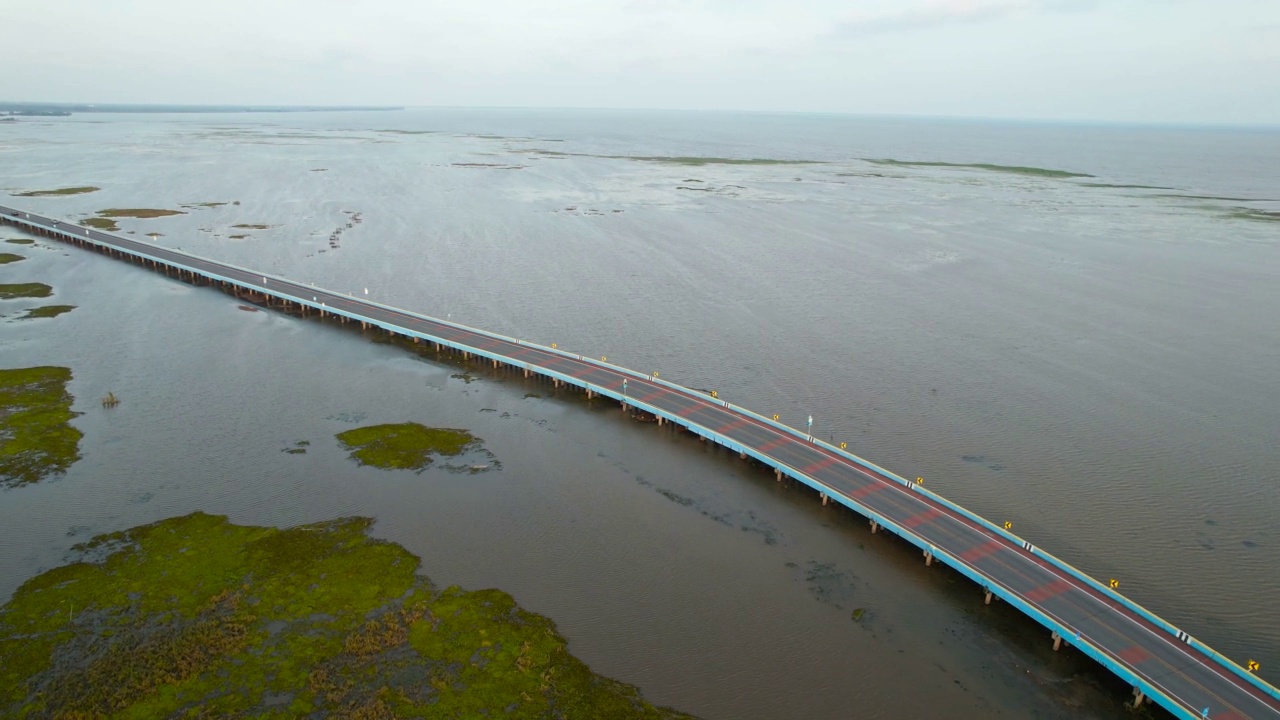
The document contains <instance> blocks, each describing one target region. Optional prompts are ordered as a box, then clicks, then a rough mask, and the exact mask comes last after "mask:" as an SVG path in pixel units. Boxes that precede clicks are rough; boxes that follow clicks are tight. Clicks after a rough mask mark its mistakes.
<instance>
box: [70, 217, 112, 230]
mask: <svg viewBox="0 0 1280 720" xmlns="http://www.w3.org/2000/svg"><path fill="white" fill-rule="evenodd" d="M80 224H81V225H84V226H85V227H91V228H93V229H94V230H105V231H106V232H115V231H116V230H119V229H120V225H119V224H118V223H117V222H116V221H115V220H112V219H111V218H100V217H91V218H85V219H83V220H81V221H80Z"/></svg>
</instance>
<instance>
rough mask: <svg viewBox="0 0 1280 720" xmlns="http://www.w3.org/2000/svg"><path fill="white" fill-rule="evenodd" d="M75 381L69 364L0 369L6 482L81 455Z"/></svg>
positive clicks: (36, 476) (33, 477)
mask: <svg viewBox="0 0 1280 720" xmlns="http://www.w3.org/2000/svg"><path fill="white" fill-rule="evenodd" d="M70 380H71V371H70V370H69V369H67V368H64V367H31V368H14V369H8V370H0V487H3V488H13V487H18V486H19V485H26V484H28V483H34V482H39V481H40V480H43V479H44V478H46V477H49V476H50V475H55V474H58V473H64V472H66V471H67V468H69V467H71V464H72V463H74V462H75V461H77V460H79V459H80V438H81V437H82V434H81V432H80V431H79V430H77V429H75V428H74V427H72V426H71V424H70V421H71V419H72V418H74V417H76V416H77V415H79V414H80V413H75V412H72V411H71V403H72V401H73V400H74V398H72V397H71V394H70V393H68V392H67V382H68V381H70ZM5 634H6V633H4V632H3V631H0V637H3V636H4V635H5ZM0 714H4V713H0Z"/></svg>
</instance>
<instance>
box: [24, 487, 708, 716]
mask: <svg viewBox="0 0 1280 720" xmlns="http://www.w3.org/2000/svg"><path fill="white" fill-rule="evenodd" d="M372 524H373V521H372V520H371V519H368V518H344V519H338V520H333V521H329V522H322V523H315V524H311V525H303V526H298V527H293V528H289V529H284V530H281V529H276V528H270V527H252V526H243V525H233V524H231V523H230V522H228V520H227V518H225V517H221V516H215V515H207V514H204V513H199V512H197V513H193V514H191V515H186V516H184V517H178V518H171V519H168V520H163V521H160V522H157V523H154V524H151V525H144V526H141V527H137V528H133V529H131V530H127V531H123V532H116V533H111V534H107V535H101V536H98V537H96V538H94V539H93V540H92V541H90V542H88V543H84V544H81V545H77V546H76V548H75V549H76V551H78V552H79V553H80V557H81V559H80V560H79V561H78V562H74V563H72V564H70V565H65V566H63V567H59V568H55V569H53V570H49V571H47V572H45V573H42V574H40V575H38V576H36V577H34V578H32V579H30V580H28V581H27V582H26V583H24V584H23V585H22V587H20V588H19V589H18V591H17V592H16V593H15V594H14V596H13V599H12V600H10V601H9V603H8V604H7V605H5V606H4V607H3V608H0V715H3V716H5V717H12V718H34V717H68V718H69V717H122V718H123V717H130V718H143V717H176V716H184V717H246V716H253V717H281V718H284V717H304V716H321V717H323V716H339V717H351V718H370V719H373V718H398V717H416V718H484V717H492V718H497V717H504V718H529V719H533V718H563V719H565V720H569V719H574V718H582V719H584V720H588V719H589V720H595V719H596V718H618V719H623V720H625V719H628V718H637V719H641V718H644V719H649V718H652V719H655V720H657V719H666V718H689V717H691V716H689V715H686V714H683V713H680V712H678V711H676V710H672V709H670V708H660V707H655V706H653V705H651V704H649V703H648V702H646V701H645V700H644V699H643V698H642V697H641V695H640V692H639V691H638V690H637V689H636V688H635V687H633V686H631V685H626V684H624V683H620V682H617V681H615V680H610V679H608V678H605V677H601V676H599V675H596V674H595V673H593V672H591V670H590V669H589V668H588V667H587V666H586V665H585V664H584V663H583V662H582V661H580V660H578V659H577V658H575V657H573V656H572V655H570V654H569V652H568V651H567V649H566V647H565V645H566V641H565V639H564V637H563V636H561V635H560V634H559V633H558V632H556V628H555V625H554V623H552V622H551V621H550V620H549V619H547V618H545V617H542V616H540V615H535V614H533V613H530V612H528V611H526V610H523V609H521V608H520V607H519V606H518V605H516V603H515V601H514V600H513V599H512V598H511V596H509V595H507V594H506V593H503V592H501V591H498V590H479V591H466V590H462V589H460V588H457V587H449V588H445V589H438V588H436V587H434V586H433V585H432V584H431V581H430V580H429V579H428V578H426V577H424V576H422V575H420V574H418V569H419V560H418V558H417V557H415V556H413V555H412V554H410V553H409V552H408V551H407V550H405V549H404V548H403V547H401V546H399V545H397V544H394V543H391V542H386V541H382V540H375V539H372V538H370V537H369V535H368V531H369V528H370V527H371V526H372Z"/></svg>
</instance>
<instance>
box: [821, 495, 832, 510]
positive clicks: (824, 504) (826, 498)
mask: <svg viewBox="0 0 1280 720" xmlns="http://www.w3.org/2000/svg"><path fill="white" fill-rule="evenodd" d="M819 494H820V495H822V505H823V507H826V505H827V501H828V500H830V499H831V498H829V497H827V494H826V493H819Z"/></svg>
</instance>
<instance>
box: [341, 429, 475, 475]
mask: <svg viewBox="0 0 1280 720" xmlns="http://www.w3.org/2000/svg"><path fill="white" fill-rule="evenodd" d="M336 437H337V438H338V442H340V443H342V445H343V446H344V447H345V448H346V449H347V450H349V451H350V452H351V459H353V460H356V461H357V462H359V463H360V464H361V465H372V466H373V467H377V468H382V469H383V470H417V471H419V472H421V471H423V470H425V469H426V467H427V466H428V465H430V464H431V461H432V456H433V455H442V456H450V457H451V456H455V455H461V454H462V453H464V452H466V451H468V450H471V449H473V448H476V447H478V446H479V444H480V441H479V440H477V439H476V438H475V437H473V436H472V435H471V433H469V432H467V431H466V430H455V429H452V428H429V427H427V426H425V425H419V424H418V423H415V422H406V423H391V424H387V425H369V426H367V427H360V428H355V429H353V430H347V431H346V432H340V433H338V434H337V436H336Z"/></svg>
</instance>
